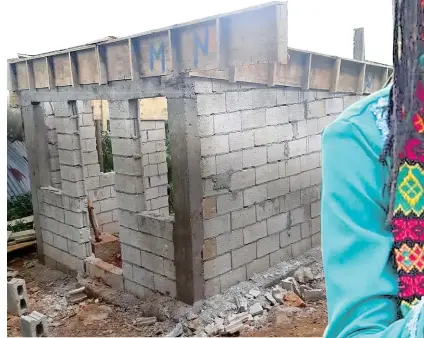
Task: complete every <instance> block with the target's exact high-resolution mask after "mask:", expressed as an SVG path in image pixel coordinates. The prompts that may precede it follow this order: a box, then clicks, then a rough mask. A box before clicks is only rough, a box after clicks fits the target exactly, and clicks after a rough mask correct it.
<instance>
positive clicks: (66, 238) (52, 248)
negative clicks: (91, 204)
mask: <svg viewBox="0 0 424 338" xmlns="http://www.w3.org/2000/svg"><path fill="white" fill-rule="evenodd" d="M38 200H39V203H40V225H41V232H42V238H43V246H44V254H45V255H46V258H47V259H46V262H47V263H49V264H50V265H52V266H54V267H56V268H58V269H60V270H65V271H66V272H68V271H69V270H70V271H77V272H78V271H84V262H83V260H84V258H86V257H87V256H89V255H91V242H90V228H89V224H88V215H87V208H86V201H85V197H72V196H67V195H65V194H64V193H63V191H61V190H58V189H55V188H52V187H42V188H41V189H40V190H39V191H38Z"/></svg>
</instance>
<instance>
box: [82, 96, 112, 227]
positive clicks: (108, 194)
mask: <svg viewBox="0 0 424 338" xmlns="http://www.w3.org/2000/svg"><path fill="white" fill-rule="evenodd" d="M76 109H77V112H78V119H79V129H80V130H79V135H78V136H79V139H78V138H75V139H74V140H75V142H76V143H77V144H79V143H78V142H80V144H81V149H82V156H83V165H84V166H83V167H84V169H83V175H84V184H85V188H86V190H87V194H88V196H89V197H90V198H91V200H92V201H93V205H94V210H95V212H96V216H97V222H98V225H99V227H100V231H102V232H109V233H116V232H119V223H118V219H117V214H118V213H117V202H116V192H115V173H114V172H110V173H102V172H100V165H99V161H98V153H97V146H96V132H95V125H94V116H93V109H92V103H91V101H77V102H76Z"/></svg>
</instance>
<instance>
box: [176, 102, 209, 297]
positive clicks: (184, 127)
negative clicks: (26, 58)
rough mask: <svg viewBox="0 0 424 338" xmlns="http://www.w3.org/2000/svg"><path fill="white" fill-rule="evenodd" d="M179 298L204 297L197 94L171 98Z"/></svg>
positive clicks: (201, 193)
mask: <svg viewBox="0 0 424 338" xmlns="http://www.w3.org/2000/svg"><path fill="white" fill-rule="evenodd" d="M168 111H169V115H168V116H169V136H170V141H171V158H172V179H173V184H174V191H175V202H174V209H175V226H174V236H173V238H174V248H175V255H174V256H175V268H176V281H177V297H178V299H180V300H181V301H183V302H185V303H188V304H193V303H194V302H196V301H198V300H200V299H202V298H203V296H204V277H203V261H202V246H203V221H202V195H203V191H202V190H203V189H202V179H201V173H200V140H199V137H198V127H197V106H196V100H195V98H194V96H191V95H190V94H189V95H188V97H186V98H172V99H168Z"/></svg>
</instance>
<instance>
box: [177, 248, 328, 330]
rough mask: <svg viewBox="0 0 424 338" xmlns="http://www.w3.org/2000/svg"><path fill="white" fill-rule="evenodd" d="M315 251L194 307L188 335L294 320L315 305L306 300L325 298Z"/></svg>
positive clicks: (187, 323) (189, 316) (187, 320)
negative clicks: (294, 317) (297, 315)
mask: <svg viewBox="0 0 424 338" xmlns="http://www.w3.org/2000/svg"><path fill="white" fill-rule="evenodd" d="M311 251H312V254H311V253H309V254H307V255H306V256H307V257H308V259H309V257H311V256H313V258H314V259H313V260H308V259H305V258H304V256H303V257H302V256H301V257H298V258H297V259H296V260H294V262H293V263H292V262H290V264H289V265H290V266H289V268H288V269H281V268H279V269H277V268H276V267H273V268H270V269H269V270H268V271H265V272H264V273H262V274H257V275H254V276H253V277H252V278H250V280H249V281H245V282H241V283H239V284H238V285H235V286H233V287H231V288H229V289H228V290H227V291H225V292H224V293H223V294H219V295H216V296H213V297H210V298H208V299H205V300H203V301H202V303H201V304H198V305H197V306H196V311H195V310H194V309H192V310H191V311H188V313H187V314H186V315H185V322H183V326H184V328H186V329H185V330H184V335H186V334H187V335H188V336H190V335H191V336H196V337H204V336H208V337H211V336H225V335H235V334H243V332H247V331H246V330H252V329H260V328H261V327H264V326H266V325H267V323H268V322H272V321H277V322H281V323H283V322H285V323H287V322H288V323H290V321H291V319H290V318H292V317H293V316H296V314H297V313H298V312H308V311H309V309H311V308H308V306H307V303H306V302H315V301H317V300H321V299H325V290H323V289H320V288H318V287H316V286H317V285H321V284H323V280H322V277H323V275H322V265H321V264H322V263H321V261H320V257H319V256H320V251H319V249H318V250H317V252H315V251H314V249H313V250H311ZM299 263H300V264H299ZM281 265H285V266H287V263H286V262H282V263H281ZM295 273H296V277H297V278H295V277H294V274H295ZM311 277H312V278H311ZM299 280H300V281H299ZM302 281H303V282H302Z"/></svg>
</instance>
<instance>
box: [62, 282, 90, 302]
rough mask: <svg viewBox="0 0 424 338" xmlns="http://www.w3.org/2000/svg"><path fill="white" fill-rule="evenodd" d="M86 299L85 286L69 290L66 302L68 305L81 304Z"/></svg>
mask: <svg viewBox="0 0 424 338" xmlns="http://www.w3.org/2000/svg"><path fill="white" fill-rule="evenodd" d="M86 299H87V294H86V293H85V286H83V287H81V288H78V289H75V290H71V291H69V292H68V294H67V300H68V303H69V304H76V303H81V302H83V301H84V300H86Z"/></svg>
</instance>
